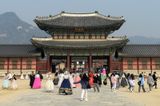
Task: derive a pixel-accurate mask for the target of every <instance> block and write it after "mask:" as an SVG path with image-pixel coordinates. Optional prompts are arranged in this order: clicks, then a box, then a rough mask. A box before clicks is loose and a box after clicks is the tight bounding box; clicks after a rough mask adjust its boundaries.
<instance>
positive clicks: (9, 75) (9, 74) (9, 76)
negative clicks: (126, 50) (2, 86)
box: [7, 72, 13, 80]
mask: <svg viewBox="0 0 160 106" xmlns="http://www.w3.org/2000/svg"><path fill="white" fill-rule="evenodd" d="M7 76H8V79H9V80H11V79H12V77H13V75H12V73H11V72H8V74H7Z"/></svg>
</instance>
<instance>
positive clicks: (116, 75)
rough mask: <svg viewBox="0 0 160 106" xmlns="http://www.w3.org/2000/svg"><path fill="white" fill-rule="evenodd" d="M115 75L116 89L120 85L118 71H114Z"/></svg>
mask: <svg viewBox="0 0 160 106" xmlns="http://www.w3.org/2000/svg"><path fill="white" fill-rule="evenodd" d="M115 77H116V81H117V82H116V88H117V89H118V88H119V87H120V75H119V73H118V72H116V73H115Z"/></svg>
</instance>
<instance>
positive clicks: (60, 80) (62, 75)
mask: <svg viewBox="0 0 160 106" xmlns="http://www.w3.org/2000/svg"><path fill="white" fill-rule="evenodd" d="M63 77H64V72H63V71H62V69H60V71H59V74H58V79H59V80H58V87H60V86H61V84H62V81H63Z"/></svg>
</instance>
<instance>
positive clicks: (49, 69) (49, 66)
mask: <svg viewBox="0 0 160 106" xmlns="http://www.w3.org/2000/svg"><path fill="white" fill-rule="evenodd" d="M47 69H48V72H51V58H50V56H48V58H47Z"/></svg>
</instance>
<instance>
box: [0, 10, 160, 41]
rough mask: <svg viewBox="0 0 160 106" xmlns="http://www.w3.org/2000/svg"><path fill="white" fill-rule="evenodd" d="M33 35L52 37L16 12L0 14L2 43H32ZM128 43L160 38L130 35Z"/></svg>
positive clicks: (0, 39) (0, 37)
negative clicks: (22, 18)
mask: <svg viewBox="0 0 160 106" xmlns="http://www.w3.org/2000/svg"><path fill="white" fill-rule="evenodd" d="M32 37H50V36H49V35H48V34H46V33H45V32H44V31H42V30H40V29H39V28H38V27H35V26H33V25H30V24H28V23H26V22H24V21H22V20H21V19H20V18H19V17H18V16H17V15H16V14H15V13H13V12H6V13H4V14H0V44H31V42H30V39H31V38H32ZM128 38H129V40H130V41H129V42H128V44H160V38H159V39H157V38H149V37H144V36H131V37H129V36H128Z"/></svg>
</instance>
